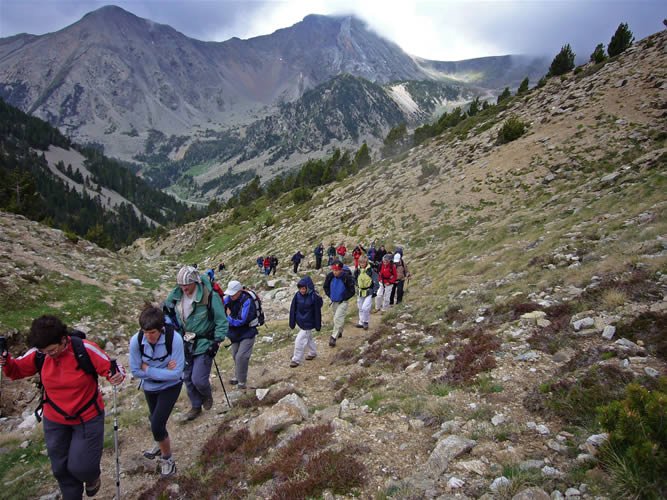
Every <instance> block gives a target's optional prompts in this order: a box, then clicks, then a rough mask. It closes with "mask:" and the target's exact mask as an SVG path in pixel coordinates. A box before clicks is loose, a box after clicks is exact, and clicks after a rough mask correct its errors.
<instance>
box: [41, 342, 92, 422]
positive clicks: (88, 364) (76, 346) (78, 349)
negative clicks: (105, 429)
mask: <svg viewBox="0 0 667 500" xmlns="http://www.w3.org/2000/svg"><path fill="white" fill-rule="evenodd" d="M69 340H70V342H71V343H72V351H74V358H75V359H76V362H77V365H78V366H77V368H79V369H81V370H83V371H84V372H85V373H87V374H89V375H90V376H92V377H93V379H94V380H95V392H94V394H93V396H92V397H91V398H90V400H88V402H86V403H85V404H84V405H83V406H82V407H81V408H79V410H78V411H77V412H76V413H74V414H73V415H70V414H68V413H67V412H65V411H64V410H63V409H62V408H60V407H59V406H58V405H56V404H55V403H54V402H53V401H51V400H50V399H49V398H48V395H47V394H46V390H45V389H44V384H43V383H42V368H43V367H44V360H45V359H46V356H45V355H44V354H43V353H41V352H39V351H37V355H36V356H35V367H36V368H37V372H38V374H39V384H38V385H39V388H40V391H41V398H40V402H39V406H37V408H36V409H35V418H36V419H37V421H38V422H41V421H42V413H43V408H44V405H45V404H47V403H48V404H49V405H50V406H51V408H53V409H54V410H55V411H56V412H57V413H59V414H60V415H62V416H63V417H65V420H77V419H78V420H80V421H81V423H83V418H82V417H81V415H83V413H84V412H85V411H86V410H87V409H88V408H90V407H91V406H93V405H94V406H95V409H96V410H97V414H98V415H101V414H102V408H101V407H100V405H99V404H98V402H97V397H98V395H99V382H98V380H97V370H95V366H94V365H93V362H92V360H91V359H90V355H89V354H88V351H87V350H86V345H85V343H84V341H83V339H82V338H81V337H79V336H76V335H71V336H69Z"/></svg>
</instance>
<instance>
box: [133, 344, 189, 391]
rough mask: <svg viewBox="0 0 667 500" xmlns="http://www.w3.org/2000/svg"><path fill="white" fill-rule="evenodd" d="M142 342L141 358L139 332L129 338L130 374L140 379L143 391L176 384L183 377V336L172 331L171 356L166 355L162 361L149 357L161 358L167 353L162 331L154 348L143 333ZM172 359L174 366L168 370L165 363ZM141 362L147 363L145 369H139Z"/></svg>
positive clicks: (160, 389)
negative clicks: (142, 351) (142, 352)
mask: <svg viewBox="0 0 667 500" xmlns="http://www.w3.org/2000/svg"><path fill="white" fill-rule="evenodd" d="M142 344H143V345H144V357H143V358H142V356H141V350H140V349H139V332H137V333H135V334H134V335H133V336H132V338H131V339H130V370H131V371H132V375H134V376H135V377H136V378H138V379H140V380H141V386H142V387H143V389H144V391H148V392H157V391H162V390H164V389H167V388H169V387H172V386H174V385H176V384H178V383H179V382H180V381H181V379H182V378H183V369H184V368H185V354H184V352H183V338H182V337H181V335H180V334H179V333H177V332H174V340H173V341H172V344H171V356H167V357H166V358H165V359H163V360H162V361H158V359H151V358H161V357H162V356H166V355H167V345H166V342H165V334H164V333H163V334H162V335H160V338H159V339H158V341H157V343H156V344H155V348H153V347H152V346H151V344H150V343H149V342H148V338H146V336H145V335H144V338H143V341H142ZM172 359H173V360H174V361H176V368H174V369H173V370H169V369H168V368H167V364H168V363H169V362H170V361H171V360H172ZM142 363H146V364H147V365H148V368H147V369H146V370H145V371H144V370H142V369H141V364H142Z"/></svg>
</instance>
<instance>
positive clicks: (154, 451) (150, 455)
mask: <svg viewBox="0 0 667 500" xmlns="http://www.w3.org/2000/svg"><path fill="white" fill-rule="evenodd" d="M161 456H162V451H160V446H159V445H157V444H156V445H155V446H153V448H151V449H150V450H146V451H144V457H145V458H147V459H149V460H153V459H154V458H155V457H161Z"/></svg>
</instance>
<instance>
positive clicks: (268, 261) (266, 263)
mask: <svg viewBox="0 0 667 500" xmlns="http://www.w3.org/2000/svg"><path fill="white" fill-rule="evenodd" d="M262 266H263V267H264V274H265V275H266V276H268V275H269V273H270V272H271V257H269V256H268V255H267V256H266V257H264V262H263V263H262Z"/></svg>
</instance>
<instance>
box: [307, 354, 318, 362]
mask: <svg viewBox="0 0 667 500" xmlns="http://www.w3.org/2000/svg"><path fill="white" fill-rule="evenodd" d="M316 357H317V354H309V355H308V356H306V361H312V360H313V359H315V358H316Z"/></svg>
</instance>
